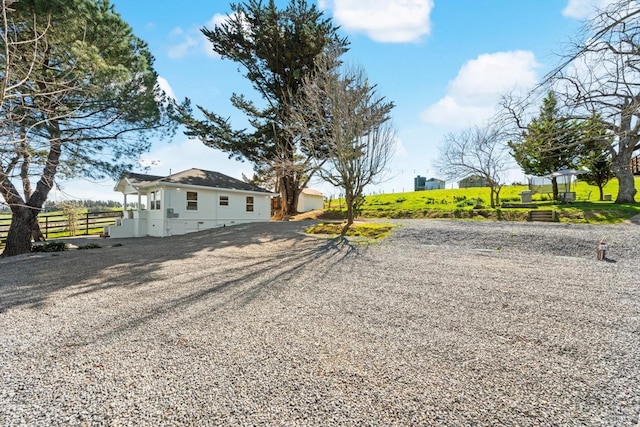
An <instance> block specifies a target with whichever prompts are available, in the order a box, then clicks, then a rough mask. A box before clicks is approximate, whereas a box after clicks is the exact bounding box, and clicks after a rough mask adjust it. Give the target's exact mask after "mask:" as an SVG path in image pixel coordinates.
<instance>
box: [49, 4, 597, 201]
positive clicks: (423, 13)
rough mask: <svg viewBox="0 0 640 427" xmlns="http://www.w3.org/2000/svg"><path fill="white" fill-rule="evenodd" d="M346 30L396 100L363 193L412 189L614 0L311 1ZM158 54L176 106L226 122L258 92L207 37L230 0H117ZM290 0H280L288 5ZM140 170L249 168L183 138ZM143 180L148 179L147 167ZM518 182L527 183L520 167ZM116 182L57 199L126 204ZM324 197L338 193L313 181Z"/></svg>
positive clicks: (358, 59) (71, 184)
mask: <svg viewBox="0 0 640 427" xmlns="http://www.w3.org/2000/svg"><path fill="white" fill-rule="evenodd" d="M309 1H310V2H312V3H315V4H317V5H318V6H319V7H320V8H321V9H322V10H323V11H324V13H325V15H326V16H328V17H331V18H332V19H333V20H334V22H335V23H336V24H337V25H339V26H340V27H341V30H340V31H341V33H342V34H343V35H345V36H347V37H348V38H349V40H350V42H351V46H350V51H349V52H348V53H347V55H346V59H347V61H348V62H349V63H351V64H354V65H358V66H361V67H363V68H364V70H365V71H366V73H367V75H368V77H369V79H370V80H371V81H372V82H374V83H376V84H377V85H378V91H379V93H380V94H382V95H384V96H386V97H387V98H388V99H389V100H392V101H394V102H395V104H396V108H395V109H394V112H393V122H394V126H395V128H396V131H397V137H398V142H397V147H396V154H395V157H394V160H393V164H392V165H391V167H390V170H389V176H388V179H387V181H386V182H385V183H383V184H380V185H377V186H374V187H371V188H369V189H368V190H367V191H366V193H367V194H370V193H374V192H375V193H378V192H392V191H395V192H401V191H411V190H413V179H414V177H415V176H416V175H422V176H428V177H431V176H435V177H437V176H438V174H437V171H435V170H434V169H433V166H432V163H433V160H434V159H435V158H436V157H437V154H438V147H439V145H441V143H442V140H443V136H444V135H445V134H447V133H448V132H452V131H456V130H459V129H462V128H465V127H467V126H470V125H474V124H480V123H482V121H483V120H485V119H486V118H488V117H489V116H490V115H491V114H492V113H493V112H494V111H495V108H496V107H495V106H496V104H497V101H498V100H499V97H500V95H501V94H504V93H505V92H507V91H510V90H526V88H529V87H531V86H533V85H535V84H536V82H537V81H539V79H540V78H542V77H543V76H544V74H545V73H546V72H548V71H549V70H550V69H551V68H553V66H554V65H557V63H558V61H559V56H558V55H559V54H560V53H561V52H563V51H564V50H566V48H567V46H568V43H569V42H570V40H571V39H572V38H575V36H576V34H577V31H578V30H579V28H580V25H581V20H583V19H585V18H588V17H589V16H590V15H591V14H592V13H593V11H594V10H595V8H596V7H602V6H604V5H605V4H606V3H607V0H517V1H514V0H309ZM112 3H114V4H115V8H116V11H118V12H119V13H120V14H121V15H122V17H123V19H124V20H125V21H127V22H128V23H129V24H130V25H131V26H132V28H133V30H134V33H135V34H136V35H137V36H138V37H140V38H142V39H143V40H145V41H146V42H147V43H148V44H149V47H150V49H151V52H152V54H153V55H154V57H155V59H156V62H155V68H156V71H157V72H158V74H159V75H160V82H161V84H162V86H163V87H165V89H166V90H167V91H168V92H169V93H170V94H172V95H173V96H175V97H176V98H177V99H183V98H185V97H188V98H191V100H192V101H193V103H194V104H199V105H202V106H204V107H206V108H207V109H209V110H211V111H215V112H217V113H218V114H221V115H223V116H226V117H229V118H230V119H231V122H232V123H233V124H234V126H237V127H244V126H245V125H246V122H245V119H244V117H243V116H242V115H240V114H239V113H238V112H237V111H236V110H235V109H234V108H233V107H232V106H231V103H230V101H229V98H230V96H231V94H232V93H233V92H237V93H242V94H247V95H251V96H254V95H255V93H254V92H253V90H252V88H251V87H250V85H249V84H248V83H247V81H246V80H245V79H244V78H243V76H242V72H241V71H242V70H241V71H240V72H239V71H238V67H237V65H236V64H235V63H233V62H231V61H228V60H222V59H221V58H220V57H219V56H217V55H215V54H214V53H213V52H212V50H211V48H210V46H209V43H208V41H207V40H206V39H205V38H204V37H203V36H202V35H201V34H200V31H199V29H200V28H202V27H203V26H207V27H212V26H213V25H215V23H217V22H220V20H222V19H224V17H225V15H226V14H228V13H229V12H230V6H229V3H228V2H227V1H224V0H187V1H184V2H175V1H168V0H112ZM286 3H288V0H287V1H282V0H280V1H277V4H278V5H281V6H284V5H286ZM142 163H143V164H146V165H152V166H151V167H150V169H148V173H150V174H157V175H167V174H169V172H170V171H171V172H179V171H181V170H185V169H188V168H191V167H196V168H202V169H209V170H215V171H218V172H222V173H225V174H227V175H230V176H233V177H236V178H241V176H242V173H244V174H245V175H247V176H251V174H252V165H251V164H249V163H240V162H236V161H232V160H229V159H228V156H227V154H225V153H222V152H219V151H216V150H214V149H211V148H208V147H205V146H204V145H203V144H202V143H200V142H199V141H198V140H189V139H187V138H186V137H185V136H184V135H183V134H182V132H181V131H179V132H178V133H177V135H176V136H175V137H174V138H173V139H172V140H171V141H162V142H158V143H156V144H154V146H153V148H152V150H151V152H150V153H148V154H146V155H144V157H143V159H142ZM138 172H144V170H143V168H142V167H141V168H140V170H138ZM512 178H513V179H520V180H523V179H524V175H523V174H522V173H521V172H519V171H514V173H513V174H512ZM114 184H115V183H114V182H113V181H111V180H105V181H100V182H87V181H81V180H74V181H68V182H60V183H59V185H60V187H61V189H60V190H58V189H56V190H54V191H53V192H52V196H53V198H56V199H76V198H89V199H112V200H121V199H122V197H121V195H120V194H119V193H115V192H113V190H112V189H113V186H114ZM311 186H312V187H314V188H318V189H320V190H321V191H323V192H324V193H325V194H326V195H329V194H334V195H337V194H338V193H339V190H336V189H332V188H331V187H329V186H327V185H326V184H322V183H318V182H312V185H311Z"/></svg>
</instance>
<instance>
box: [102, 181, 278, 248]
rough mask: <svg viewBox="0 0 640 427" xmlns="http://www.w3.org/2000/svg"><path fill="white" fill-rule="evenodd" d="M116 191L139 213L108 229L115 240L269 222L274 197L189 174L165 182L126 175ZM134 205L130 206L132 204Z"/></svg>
mask: <svg viewBox="0 0 640 427" xmlns="http://www.w3.org/2000/svg"><path fill="white" fill-rule="evenodd" d="M114 190H115V191H119V192H121V193H123V194H124V202H125V206H126V205H127V202H128V201H127V196H133V197H134V198H135V201H136V202H137V209H136V210H135V211H128V212H126V215H125V218H123V219H122V220H121V221H118V223H116V225H115V226H112V227H108V229H107V230H105V231H106V233H107V234H108V235H109V236H110V237H139V236H156V237H166V236H173V235H179V234H186V233H191V232H195V231H200V230H206V229H208V228H215V227H223V226H227V225H233V224H240V223H247V222H259V221H269V220H270V219H271V197H272V196H274V194H273V193H271V192H269V191H267V190H264V189H262V188H259V187H256V186H254V185H251V184H248V183H246V182H243V181H240V180H238V179H235V178H232V177H230V176H227V175H223V174H221V173H218V172H212V171H206V170H201V169H189V170H186V171H183V172H178V173H175V174H173V175H169V176H166V177H162V176H154V175H143V174H138V173H126V174H124V175H123V177H122V178H120V180H119V181H118V183H117V184H116V186H115V188H114ZM129 202H131V200H129Z"/></svg>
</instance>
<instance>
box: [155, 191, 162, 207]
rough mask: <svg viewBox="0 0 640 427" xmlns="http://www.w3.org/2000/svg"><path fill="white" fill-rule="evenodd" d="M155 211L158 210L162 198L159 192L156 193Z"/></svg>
mask: <svg viewBox="0 0 640 427" xmlns="http://www.w3.org/2000/svg"><path fill="white" fill-rule="evenodd" d="M155 193H156V210H160V200H161V198H162V196H161V195H162V192H161V191H160V190H158V191H156V192H155Z"/></svg>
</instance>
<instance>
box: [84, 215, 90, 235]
mask: <svg viewBox="0 0 640 427" xmlns="http://www.w3.org/2000/svg"><path fill="white" fill-rule="evenodd" d="M85 225H86V231H85V233H84V234H85V235H86V236H88V235H89V212H87V213H86V214H85Z"/></svg>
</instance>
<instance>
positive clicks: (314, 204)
mask: <svg viewBox="0 0 640 427" xmlns="http://www.w3.org/2000/svg"><path fill="white" fill-rule="evenodd" d="M323 208H324V195H323V194H322V193H321V192H319V191H317V190H312V189H311V188H306V187H305V188H303V189H302V192H301V193H300V196H299V197H298V207H297V209H298V212H309V211H315V210H318V209H323Z"/></svg>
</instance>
